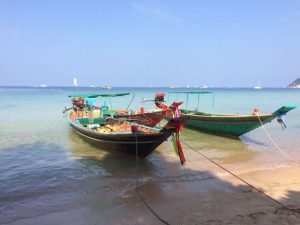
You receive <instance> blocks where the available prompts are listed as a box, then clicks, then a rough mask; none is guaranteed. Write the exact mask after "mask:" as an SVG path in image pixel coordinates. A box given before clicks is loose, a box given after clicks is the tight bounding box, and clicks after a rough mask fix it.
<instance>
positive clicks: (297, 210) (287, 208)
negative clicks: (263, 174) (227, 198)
mask: <svg viewBox="0 0 300 225" xmlns="http://www.w3.org/2000/svg"><path fill="white" fill-rule="evenodd" d="M181 142H182V143H183V144H185V145H186V146H187V147H188V148H189V149H191V150H193V151H194V152H196V153H197V154H199V155H201V156H202V157H204V158H205V159H207V160H208V161H210V162H211V163H213V164H215V165H216V166H218V167H219V168H221V169H222V170H224V171H226V172H227V173H229V174H230V175H232V176H233V177H235V178H237V179H238V180H240V181H242V182H243V183H245V184H247V185H248V186H249V187H251V188H252V189H254V190H256V191H257V192H259V193H260V194H261V195H263V196H264V197H266V198H268V199H270V200H272V201H273V202H275V203H277V204H278V205H280V206H281V207H282V208H283V209H285V210H288V211H291V212H295V213H299V214H300V209H292V208H289V207H288V206H286V205H284V204H283V203H281V202H279V201H277V200H276V199H274V198H272V197H271V196H270V195H268V194H266V193H265V192H263V191H262V190H260V189H259V188H257V187H255V186H253V185H252V184H250V183H249V182H247V181H245V180H244V179H243V178H241V177H239V176H238V175H236V174H234V173H233V172H231V171H230V170H228V169H226V168H225V167H223V166H222V165H220V164H218V163H216V162H215V161H213V160H212V159H210V158H208V157H207V156H206V155H204V154H203V153H201V152H199V151H197V149H196V148H193V147H192V146H190V145H189V144H187V143H185V142H184V141H183V140H181Z"/></svg>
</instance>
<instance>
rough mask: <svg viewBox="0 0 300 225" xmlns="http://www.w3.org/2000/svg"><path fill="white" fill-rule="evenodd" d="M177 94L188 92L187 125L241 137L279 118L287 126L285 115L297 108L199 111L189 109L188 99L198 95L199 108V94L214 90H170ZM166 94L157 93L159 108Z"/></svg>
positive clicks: (182, 111) (156, 100)
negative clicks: (264, 111) (246, 112)
mask: <svg viewBox="0 0 300 225" xmlns="http://www.w3.org/2000/svg"><path fill="white" fill-rule="evenodd" d="M170 93H176V94H186V109H181V110H180V112H181V117H185V118H186V119H187V123H186V126H188V127H191V128H194V129H197V130H201V131H204V132H209V133H215V134H221V135H226V136H234V137H239V136H241V135H243V134H245V133H248V132H250V131H252V130H254V129H256V128H258V127H260V126H262V125H263V124H266V123H269V122H271V121H272V120H274V119H276V118H277V121H278V122H279V123H280V124H281V125H282V126H283V127H286V125H285V123H284V120H283V117H282V116H283V115H285V114H286V113H288V112H289V111H290V110H292V109H295V108H296V107H295V106H282V107H281V108H279V109H278V110H276V111H275V112H273V113H269V114H260V113H259V110H258V109H255V110H254V112H253V113H252V114H251V115H232V114H218V113H208V112H199V111H197V110H188V100H189V96H190V95H198V107H197V109H198V108H199V96H200V95H201V94H213V92H207V91H205V92H170ZM163 97H164V96H162V93H160V95H156V98H155V105H156V106H157V107H159V108H163V107H164V103H163V102H164V98H163ZM213 106H214V94H213V101H212V108H213Z"/></svg>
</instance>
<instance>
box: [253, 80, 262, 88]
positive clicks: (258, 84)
mask: <svg viewBox="0 0 300 225" xmlns="http://www.w3.org/2000/svg"><path fill="white" fill-rule="evenodd" d="M254 89H262V87H261V85H260V82H259V81H258V83H257V85H256V86H254Z"/></svg>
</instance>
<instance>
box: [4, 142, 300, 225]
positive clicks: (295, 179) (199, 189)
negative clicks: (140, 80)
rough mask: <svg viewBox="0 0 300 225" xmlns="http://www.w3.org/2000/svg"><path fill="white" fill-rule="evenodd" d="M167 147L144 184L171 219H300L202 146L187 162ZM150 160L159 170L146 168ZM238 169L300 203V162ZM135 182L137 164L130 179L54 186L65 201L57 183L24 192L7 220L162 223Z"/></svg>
mask: <svg viewBox="0 0 300 225" xmlns="http://www.w3.org/2000/svg"><path fill="white" fill-rule="evenodd" d="M164 146H165V148H164V147H162V148H159V149H158V151H157V152H156V153H154V154H153V155H152V156H151V157H150V158H149V159H148V162H147V163H146V164H145V163H144V162H140V172H139V185H138V191H139V193H140V194H141V195H142V196H143V197H144V199H145V200H146V201H147V203H148V204H149V205H150V206H151V208H152V209H153V210H154V211H155V212H156V213H157V214H158V215H159V216H160V217H161V218H163V219H164V220H165V221H167V222H168V223H169V224H205V225H208V224H209V225H215V224H216V225H219V224H226V225H233V224H235V225H240V224H266V225H267V224H275V225H277V224H278V225H279V224H280V225H282V224H293V225H294V224H300V213H299V214H297V213H295V212H291V211H288V210H285V209H282V208H281V207H280V206H279V205H278V204H276V203H275V202H273V201H271V200H270V199H267V198H266V197H264V196H263V195H261V194H260V193H259V192H257V191H256V190H253V189H252V188H251V187H249V186H247V185H246V184H245V183H243V182H241V181H240V180H238V179H236V178H235V177H233V176H232V175H230V174H228V173H227V172H225V171H224V170H222V169H220V168H219V167H217V166H216V165H214V164H212V163H210V162H209V161H207V160H206V159H204V158H203V157H201V156H200V155H199V154H197V153H195V152H194V151H191V150H188V149H187V148H186V149H187V150H186V157H187V162H186V164H185V165H184V166H181V165H180V164H179V161H178V158H177V157H176V156H175V155H174V153H173V152H171V151H169V150H166V146H167V145H165V144H164ZM162 161H163V163H162ZM147 164H151V165H153V168H155V171H151V173H150V174H148V173H145V170H147V168H146V167H147ZM123 166H124V165H123ZM224 166H225V167H226V164H225V165H224ZM227 166H229V168H230V164H228V165H227ZM145 168H146V169H145ZM237 168H238V167H237ZM245 171H246V172H245ZM232 172H234V173H235V174H237V175H239V176H240V177H242V178H243V179H244V180H246V181H248V182H249V183H251V184H252V185H254V186H256V187H258V188H260V189H261V190H262V191H264V192H265V193H267V194H268V195H270V196H271V197H273V198H275V199H276V200H278V201H280V202H281V203H283V204H285V205H287V206H289V207H290V208H298V209H299V208H300V176H299V174H300V167H299V166H298V165H295V164H293V163H290V164H287V165H286V166H284V167H281V168H280V167H273V168H272V167H269V169H264V170H261V169H257V168H256V166H255V165H253V166H252V167H251V168H248V170H240V171H232ZM135 182H136V179H135V176H134V167H132V176H128V177H124V178H123V179H122V178H118V179H117V178H115V177H113V176H112V177H108V178H107V179H106V180H105V182H104V181H103V180H102V181H101V183H99V182H98V181H97V177H94V178H93V180H89V182H88V183H86V182H84V181H78V182H70V183H69V184H68V185H65V186H64V188H63V189H62V188H59V189H60V190H59V192H57V191H56V190H53V191H52V193H53V195H55V196H54V197H53V199H58V198H59V199H60V201H56V202H52V201H51V198H52V197H51V190H49V189H48V190H46V192H47V193H40V196H38V197H37V196H35V198H41V202H43V204H42V203H41V204H40V206H39V204H38V203H35V204H30V198H28V199H27V200H24V202H22V200H20V199H19V201H18V205H14V207H15V209H14V210H15V213H12V212H11V210H9V209H7V212H10V216H9V215H6V216H4V214H3V213H5V210H2V212H1V213H2V218H3V220H2V222H1V224H11V225H12V224H13V225H21V224H22V225H25V224H26V225H32V224H43V225H47V224H49V225H50V224H51V225H52V224H75V225H83V224H120V225H121V224H162V223H161V222H160V221H159V220H158V219H157V218H156V217H154V216H153V214H152V213H151V212H150V211H149V210H148V209H147V208H146V207H145V205H144V204H143V202H142V201H141V199H140V198H139V197H138V195H137V192H136V189H135ZM14 197H15V196H14ZM45 198H46V199H45ZM24 199H25V198H24ZM27 201H28V202H29V204H28V205H29V206H28V207H27V204H26V203H27ZM35 201H36V200H35ZM9 207H12V206H9ZM26 208H27V209H26ZM2 209H3V208H2ZM0 218H1V216H0Z"/></svg>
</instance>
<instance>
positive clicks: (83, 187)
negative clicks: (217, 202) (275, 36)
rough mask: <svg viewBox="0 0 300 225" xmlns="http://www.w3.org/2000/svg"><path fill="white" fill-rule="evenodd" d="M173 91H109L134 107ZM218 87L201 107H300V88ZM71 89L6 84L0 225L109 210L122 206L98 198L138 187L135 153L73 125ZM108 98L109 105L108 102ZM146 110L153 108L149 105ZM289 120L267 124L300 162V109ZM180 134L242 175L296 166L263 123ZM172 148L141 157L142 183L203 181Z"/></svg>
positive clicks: (0, 97)
mask: <svg viewBox="0 0 300 225" xmlns="http://www.w3.org/2000/svg"><path fill="white" fill-rule="evenodd" d="M173 90H174V89H172V90H171V89H167V88H115V89H113V90H111V91H110V92H134V93H135V95H136V98H135V101H134V102H133V104H132V108H133V109H138V108H139V107H140V106H141V103H140V101H141V100H142V98H146V99H153V96H154V94H155V93H156V92H169V91H173ZM183 90H184V89H183ZM77 91H78V92H93V93H95V92H101V91H102V90H99V91H95V89H89V88H81V89H79V90H77ZM176 91H177V89H176ZM184 91H186V89H185V90H184ZM213 91H214V92H215V105H214V108H213V109H212V108H211V100H212V96H211V95H205V96H204V95H203V96H201V99H200V108H201V109H202V110H203V111H211V110H213V111H214V112H224V113H240V114H242V113H246V114H250V113H251V112H252V110H253V108H257V107H258V108H259V109H260V110H261V112H266V113H267V112H272V111H275V110H276V109H277V108H279V107H281V106H282V105H296V106H300V104H299V103H300V90H292V89H262V90H252V89H214V90H213ZM72 92H73V89H72V88H44V89H43V88H0V221H1V224H2V223H3V224H9V223H12V224H13V223H16V224H18V220H20V219H22V218H32V217H36V216H41V215H47V214H50V213H54V212H58V211H64V210H71V209H72V210H75V211H76V210H77V209H81V208H82V207H84V206H85V205H86V204H88V203H89V204H90V205H93V204H94V207H90V208H88V209H87V210H88V211H89V212H94V213H95V212H96V213H100V214H101V213H106V211H105V208H107V207H108V208H109V207H114V206H115V207H117V206H118V207H119V206H120V205H119V204H118V203H116V202H104V203H103V202H102V203H101V204H100V205H99V204H98V203H97V199H98V200H99V199H100V198H101V197H103V196H106V197H107V196H109V195H112V196H114V195H117V194H118V193H120V192H124V191H126V190H130V189H132V188H133V187H134V185H135V175H134V174H135V170H136V161H135V158H134V157H132V156H127V155H124V154H121V153H109V152H106V151H102V150H100V149H97V148H95V147H93V146H92V145H90V144H88V143H86V142H84V141H83V140H82V139H80V138H78V136H77V134H76V133H74V132H73V131H72V130H71V128H70V127H69V125H68V123H67V121H66V119H65V116H64V115H63V114H62V110H63V109H64V107H65V106H69V105H70V104H69V99H68V97H67V96H68V94H72ZM102 92H103V91H102ZM176 98H177V96H176V95H175V94H172V95H170V97H167V98H166V99H167V100H168V101H170V102H171V101H172V100H175V99H176ZM178 98H179V99H182V100H185V96H184V95H182V96H181V95H179V96H178ZM97 101H98V103H99V104H103V103H104V99H99V100H97ZM106 101H107V102H106V104H110V102H109V101H108V100H106ZM129 101H130V97H121V98H116V99H112V103H113V105H115V106H118V107H120V108H125V107H126V106H127V104H128V103H129ZM197 101H198V99H197V98H196V97H195V98H194V99H193V98H190V99H189V106H190V107H189V108H190V109H193V108H195V107H196V106H197ZM146 107H149V108H150V107H152V106H151V105H150V104H148V105H146ZM285 122H286V123H287V125H288V129H285V130H282V129H281V127H280V125H279V124H277V123H276V122H275V121H273V122H272V123H270V124H267V125H266V129H267V130H268V132H269V133H270V135H271V136H272V137H273V139H274V140H275V141H276V143H277V144H278V145H279V147H280V148H281V149H282V150H283V151H285V153H286V154H287V155H288V156H289V157H291V158H293V159H294V160H296V161H299V160H300V153H299V151H300V149H299V146H300V110H299V108H297V109H296V110H293V111H291V112H290V113H288V115H287V116H286V117H285ZM182 138H183V140H184V141H185V142H187V143H189V144H190V145H191V146H193V147H195V148H196V149H197V150H198V151H201V152H202V153H204V154H206V155H207V156H209V157H210V158H212V159H214V160H216V161H218V162H220V163H222V164H223V165H225V164H226V166H227V167H228V168H230V169H232V170H236V171H240V172H241V171H244V172H247V171H249V170H264V169H268V168H272V167H274V168H277V167H284V166H288V165H289V163H291V162H290V160H289V159H287V158H285V157H284V156H283V155H282V154H280V153H279V152H278V151H277V150H276V149H275V148H274V146H273V145H272V143H271V142H270V140H269V139H268V138H267V136H266V134H265V133H264V130H263V129H261V128H260V129H257V130H255V131H252V132H250V133H248V134H246V135H243V136H241V138H240V139H230V138H225V137H221V136H214V135H210V134H205V133H201V132H198V131H195V130H191V129H187V128H186V129H184V132H183V134H182ZM171 147H172V146H171V144H170V143H169V142H165V143H163V144H162V145H161V146H160V147H159V148H158V150H157V151H156V152H154V153H153V154H152V155H151V156H149V157H148V158H147V159H145V160H143V161H140V162H139V174H140V177H141V179H142V180H143V179H144V180H147V179H156V180H160V181H169V180H172V179H175V180H176V179H179V180H180V179H182V180H185V179H187V180H188V179H194V178H197V174H195V173H192V174H190V173H188V174H187V173H185V172H182V174H181V173H180V172H178V170H176V172H174V171H175V170H174V168H177V167H180V165H179V163H178V164H175V165H174V163H170V162H169V161H168V158H172V159H173V158H174V157H175V156H174V153H173V151H172V148H171ZM187 160H188V161H189V160H190V162H193V160H194V159H193V158H191V156H189V154H188V153H187ZM190 177H192V178H190ZM25 206H26V207H25ZM74 222H75V221H74ZM74 224H76V222H75V223H74ZM78 224H79V223H78Z"/></svg>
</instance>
